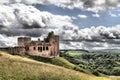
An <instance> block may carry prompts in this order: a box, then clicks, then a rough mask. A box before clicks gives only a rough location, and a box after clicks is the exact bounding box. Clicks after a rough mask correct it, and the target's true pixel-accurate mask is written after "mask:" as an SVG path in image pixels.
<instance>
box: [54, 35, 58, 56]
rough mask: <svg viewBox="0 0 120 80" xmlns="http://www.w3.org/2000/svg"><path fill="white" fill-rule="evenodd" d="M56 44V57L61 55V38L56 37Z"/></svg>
mask: <svg viewBox="0 0 120 80" xmlns="http://www.w3.org/2000/svg"><path fill="white" fill-rule="evenodd" d="M55 42H56V55H59V36H55Z"/></svg>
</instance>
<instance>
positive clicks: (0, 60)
mask: <svg viewBox="0 0 120 80" xmlns="http://www.w3.org/2000/svg"><path fill="white" fill-rule="evenodd" d="M0 80H110V79H108V78H103V77H96V76H93V75H88V74H84V73H80V72H76V71H74V70H70V69H66V68H63V67H59V66H55V65H52V64H46V63H42V62H38V61H35V60H31V59H28V58H25V57H20V56H13V55H10V54H7V53H6V52H2V51H0Z"/></svg>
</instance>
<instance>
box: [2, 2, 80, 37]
mask: <svg viewBox="0 0 120 80" xmlns="http://www.w3.org/2000/svg"><path fill="white" fill-rule="evenodd" d="M46 29H59V30H60V29H69V30H72V29H73V30H74V29H78V26H76V25H75V24H73V21H72V18H71V17H70V16H61V15H54V14H51V13H49V12H45V11H40V10H38V9H36V8H35V7H33V6H30V5H25V4H19V3H18V4H11V5H4V4H1V5H0V33H1V34H7V35H9V36H10V35H14V36H15V35H23V34H25V35H28V36H33V35H34V36H40V35H41V33H42V32H43V31H44V30H46ZM40 31H41V32H40ZM31 32H33V33H31Z"/></svg>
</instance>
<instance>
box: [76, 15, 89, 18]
mask: <svg viewBox="0 0 120 80" xmlns="http://www.w3.org/2000/svg"><path fill="white" fill-rule="evenodd" d="M78 17H79V18H87V17H88V16H86V15H82V14H79V15H78Z"/></svg>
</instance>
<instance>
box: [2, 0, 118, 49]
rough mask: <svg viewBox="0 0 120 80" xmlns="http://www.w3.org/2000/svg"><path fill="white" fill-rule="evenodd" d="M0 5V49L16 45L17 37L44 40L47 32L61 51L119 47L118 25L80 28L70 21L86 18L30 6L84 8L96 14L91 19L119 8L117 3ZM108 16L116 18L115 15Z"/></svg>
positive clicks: (49, 0) (69, 0) (52, 0)
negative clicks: (103, 12) (54, 38)
mask: <svg viewBox="0 0 120 80" xmlns="http://www.w3.org/2000/svg"><path fill="white" fill-rule="evenodd" d="M0 3H1V4H0V47H3V46H15V45H17V38H18V36H31V37H32V38H34V37H36V38H43V37H45V36H46V35H47V33H48V32H50V31H54V32H55V34H57V35H60V48H61V49H102V48H104V49H112V48H120V45H119V44H120V25H116V26H113V27H105V26H98V27H94V26H93V27H90V28H84V29H80V28H79V27H78V26H76V25H75V24H74V22H73V20H75V19H76V18H78V17H80V18H87V16H89V15H86V14H84V15H83V13H81V14H82V15H81V14H80V15H78V16H72V17H70V16H67V15H64V16H63V15H55V14H52V13H50V12H47V11H40V10H38V9H36V8H35V7H34V6H32V5H30V4H36V3H38V4H54V5H57V6H60V7H67V8H70V9H71V8H80V9H87V10H92V11H94V12H96V14H93V15H92V16H93V17H97V18H99V17H100V15H99V14H97V12H98V11H100V10H102V11H103V10H108V9H112V8H114V7H117V6H119V3H120V1H119V0H74V1H73V0H66V1H61V0H4V1H0ZM14 3H16V4H14ZM23 3H24V4H23ZM109 15H111V16H112V17H115V16H118V15H116V14H114V13H109ZM94 19H96V18H94ZM84 20H85V19H84Z"/></svg>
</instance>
